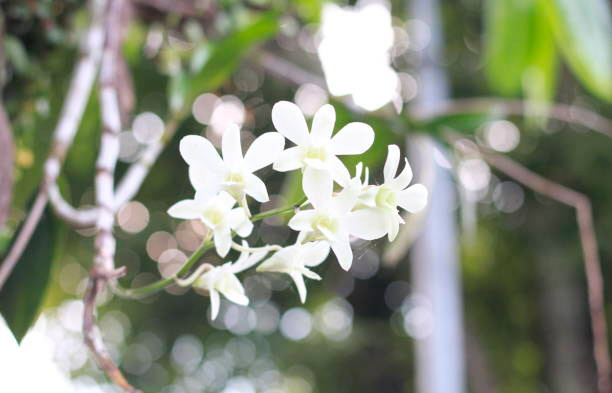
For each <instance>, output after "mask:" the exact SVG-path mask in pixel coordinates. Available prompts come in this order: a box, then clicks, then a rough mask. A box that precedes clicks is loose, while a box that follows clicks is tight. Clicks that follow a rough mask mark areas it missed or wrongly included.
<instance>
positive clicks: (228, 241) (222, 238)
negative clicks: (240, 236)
mask: <svg viewBox="0 0 612 393" xmlns="http://www.w3.org/2000/svg"><path fill="white" fill-rule="evenodd" d="M213 235H214V241H215V250H216V251H217V254H219V256H220V257H221V258H225V256H226V255H227V253H228V252H229V250H230V248H231V247H232V233H231V231H230V230H229V228H227V227H224V228H221V229H218V230H215V231H214V232H213Z"/></svg>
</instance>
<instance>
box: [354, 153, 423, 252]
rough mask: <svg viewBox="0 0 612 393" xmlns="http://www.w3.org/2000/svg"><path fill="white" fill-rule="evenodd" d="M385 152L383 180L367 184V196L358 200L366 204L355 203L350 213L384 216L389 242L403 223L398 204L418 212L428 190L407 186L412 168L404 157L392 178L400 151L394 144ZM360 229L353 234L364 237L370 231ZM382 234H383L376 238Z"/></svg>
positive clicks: (362, 215)
mask: <svg viewBox="0 0 612 393" xmlns="http://www.w3.org/2000/svg"><path fill="white" fill-rule="evenodd" d="M388 151H389V152H388V154H387V161H386V162H385V166H384V169H383V173H384V179H385V182H384V183H383V184H382V185H380V186H373V187H370V188H369V189H368V190H367V191H366V194H367V197H366V198H362V199H360V202H362V201H363V202H366V203H363V204H362V205H358V206H357V208H356V209H355V211H354V212H353V214H354V215H355V216H357V217H359V220H363V219H369V218H371V216H372V215H377V214H378V215H381V216H382V217H384V221H385V223H386V224H385V225H386V231H385V232H386V233H387V234H388V237H389V241H393V240H394V239H395V237H396V236H397V233H398V231H399V225H400V224H404V220H403V219H402V217H401V216H400V214H399V212H398V209H397V207H398V206H399V207H401V208H402V209H404V210H407V211H408V212H410V213H418V212H419V211H421V210H422V209H423V208H424V207H425V205H427V189H426V188H425V186H423V185H422V184H414V185H412V186H410V187H408V185H409V184H410V181H411V180H412V169H411V168H410V164H408V160H407V159H405V162H406V165H405V166H404V169H403V170H402V171H401V172H400V174H399V175H397V177H395V175H396V173H397V169H398V166H399V160H400V150H399V147H397V145H389V148H388ZM372 202H374V206H372ZM361 229H363V228H360V227H356V228H355V232H356V233H355V236H357V237H362V238H364V237H363V236H367V235H370V234H372V231H369V232H368V233H360V230H361ZM382 236H384V234H383V235H381V236H379V237H382Z"/></svg>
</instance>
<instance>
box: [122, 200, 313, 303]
mask: <svg viewBox="0 0 612 393" xmlns="http://www.w3.org/2000/svg"><path fill="white" fill-rule="evenodd" d="M304 202H306V197H303V198H302V199H300V200H299V201H298V202H296V203H294V204H292V205H290V206H285V207H281V208H278V209H272V210H268V211H265V212H261V213H259V214H256V215H254V216H253V217H251V221H252V222H256V221H260V220H263V219H264V218H266V217H271V216H276V215H280V214H287V213H291V212H293V211H294V210H295V209H296V208H297V207H299V206H300V205H301V204H302V203H304ZM213 246H214V243H213V241H212V240H206V241H204V242H203V243H202V245H201V246H200V248H198V249H197V250H195V251H194V253H193V254H191V255H190V256H189V258H188V259H187V261H186V262H185V264H184V265H183V266H182V267H181V268H180V269H179V271H178V272H176V274H174V275H173V276H171V277H168V278H164V279H161V280H158V281H155V282H152V283H151V284H148V285H145V286H143V287H140V288H130V289H125V288H121V287H119V286H118V285H117V286H116V287H115V288H114V292H115V294H116V295H118V296H121V297H127V298H133V299H138V298H142V297H145V296H148V295H151V294H153V293H155V292H157V291H160V290H162V289H164V288H165V287H167V286H168V285H170V284H172V283H173V282H174V280H175V279H176V278H179V277H180V276H182V275H184V274H185V273H187V272H188V271H189V269H191V267H192V266H193V265H194V264H195V263H196V262H197V261H198V260H199V259H200V258H201V257H202V255H204V252H206V251H207V250H208V249H210V248H212V247H213Z"/></svg>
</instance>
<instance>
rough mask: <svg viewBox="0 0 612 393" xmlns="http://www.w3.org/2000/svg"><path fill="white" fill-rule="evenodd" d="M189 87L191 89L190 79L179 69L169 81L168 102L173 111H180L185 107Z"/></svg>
mask: <svg viewBox="0 0 612 393" xmlns="http://www.w3.org/2000/svg"><path fill="white" fill-rule="evenodd" d="M187 89H189V79H188V78H187V75H186V74H185V73H184V72H183V71H179V72H178V73H176V74H175V75H172V76H171V77H170V82H169V83H168V102H169V103H170V110H171V111H172V112H178V111H180V110H181V108H182V107H183V105H184V103H185V93H186V91H187Z"/></svg>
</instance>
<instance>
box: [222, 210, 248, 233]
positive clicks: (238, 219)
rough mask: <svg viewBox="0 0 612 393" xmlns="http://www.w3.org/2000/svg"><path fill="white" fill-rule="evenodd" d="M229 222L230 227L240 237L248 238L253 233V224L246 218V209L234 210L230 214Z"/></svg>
mask: <svg viewBox="0 0 612 393" xmlns="http://www.w3.org/2000/svg"><path fill="white" fill-rule="evenodd" d="M227 220H228V224H229V227H230V228H231V229H233V230H235V231H236V233H237V234H238V236H240V237H247V236H249V235H250V234H251V232H252V231H253V223H252V222H251V220H249V218H248V217H247V216H246V213H245V212H244V209H241V208H235V209H232V210H231V211H230V212H229V214H228V218H227Z"/></svg>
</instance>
